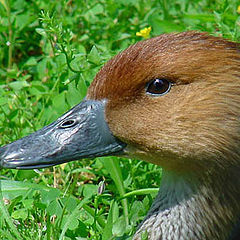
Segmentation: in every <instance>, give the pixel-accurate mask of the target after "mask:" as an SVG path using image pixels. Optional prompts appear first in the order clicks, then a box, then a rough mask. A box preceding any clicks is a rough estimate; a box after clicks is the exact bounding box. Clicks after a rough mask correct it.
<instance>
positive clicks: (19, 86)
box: [8, 81, 30, 91]
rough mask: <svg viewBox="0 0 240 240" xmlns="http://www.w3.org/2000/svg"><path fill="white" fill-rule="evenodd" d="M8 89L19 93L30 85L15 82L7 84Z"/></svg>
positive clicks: (24, 82)
mask: <svg viewBox="0 0 240 240" xmlns="http://www.w3.org/2000/svg"><path fill="white" fill-rule="evenodd" d="M8 86H9V87H10V88H12V89H13V90H14V91H19V90H21V89H23V88H25V87H29V86H30V84H29V83H28V82H27V81H15V82H11V83H9V84H8Z"/></svg>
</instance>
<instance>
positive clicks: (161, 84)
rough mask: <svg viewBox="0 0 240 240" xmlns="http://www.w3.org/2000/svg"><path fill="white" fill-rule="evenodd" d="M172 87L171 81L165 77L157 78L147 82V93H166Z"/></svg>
mask: <svg viewBox="0 0 240 240" xmlns="http://www.w3.org/2000/svg"><path fill="white" fill-rule="evenodd" d="M170 89H171V83H170V82H169V81H168V80H167V79H164V78H156V79H154V80H152V81H150V82H149V83H148V84H147V90H146V91H147V93H149V94H153V95H164V94H166V93H168V92H169V90H170Z"/></svg>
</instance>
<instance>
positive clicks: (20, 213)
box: [12, 208, 28, 220]
mask: <svg viewBox="0 0 240 240" xmlns="http://www.w3.org/2000/svg"><path fill="white" fill-rule="evenodd" d="M27 216H28V212H27V210H26V209H25V208H22V209H18V210H15V211H13V213H12V217H13V218H15V219H22V220H26V219H27Z"/></svg>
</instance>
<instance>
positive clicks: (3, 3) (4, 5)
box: [0, 0, 8, 11]
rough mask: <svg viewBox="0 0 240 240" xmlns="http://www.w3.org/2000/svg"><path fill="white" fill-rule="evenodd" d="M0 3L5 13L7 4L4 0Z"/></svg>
mask: <svg viewBox="0 0 240 240" xmlns="http://www.w3.org/2000/svg"><path fill="white" fill-rule="evenodd" d="M0 3H1V4H2V5H3V7H4V8H5V10H6V11H7V9H8V7H7V3H6V1H5V0H0Z"/></svg>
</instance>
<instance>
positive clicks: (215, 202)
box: [133, 171, 240, 240]
mask: <svg viewBox="0 0 240 240" xmlns="http://www.w3.org/2000/svg"><path fill="white" fill-rule="evenodd" d="M163 172H164V173H163V177H162V182H161V187H160V190H159V193H158V195H157V197H156V199H155V201H154V203H153V205H152V207H151V209H150V211H149V213H148V215H147V216H146V218H145V219H144V220H143V222H142V223H141V225H140V226H139V228H138V231H137V233H136V234H135V236H134V238H133V239H134V240H137V239H141V234H142V233H143V232H148V240H153V239H154V240H156V239H158V240H164V239H169V240H177V239H194V240H195V239H199V240H202V239H209V240H210V239H217V240H226V239H230V236H231V234H232V232H234V231H236V229H235V225H236V224H237V221H238V219H239V217H240V202H239V196H240V180H239V177H237V175H239V174H237V173H239V171H234V173H231V174H229V175H228V176H226V173H224V174H223V175H221V174H220V175H219V176H215V177H214V179H212V178H211V174H208V175H207V176H204V177H203V178H201V179H199V178H197V177H194V176H193V175H184V176H183V175H182V174H181V175H178V174H175V173H173V172H168V171H163ZM235 172H236V173H235ZM234 176H236V178H235V177H234ZM232 239H233V238H232ZM237 239H238V238H237Z"/></svg>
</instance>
